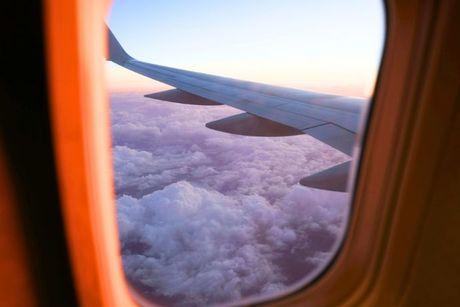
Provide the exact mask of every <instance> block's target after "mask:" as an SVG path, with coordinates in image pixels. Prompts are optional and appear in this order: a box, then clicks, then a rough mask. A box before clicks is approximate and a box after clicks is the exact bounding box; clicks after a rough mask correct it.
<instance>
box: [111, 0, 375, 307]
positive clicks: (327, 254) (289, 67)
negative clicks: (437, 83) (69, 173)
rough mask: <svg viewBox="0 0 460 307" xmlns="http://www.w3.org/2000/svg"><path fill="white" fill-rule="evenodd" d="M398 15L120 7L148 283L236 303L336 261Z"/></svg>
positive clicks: (129, 212)
mask: <svg viewBox="0 0 460 307" xmlns="http://www.w3.org/2000/svg"><path fill="white" fill-rule="evenodd" d="M383 17H384V12H383V6H382V4H381V3H380V2H379V1H368V0H355V1H338V0H336V1H303V0H286V1H277V0H267V1H246V0H235V1H204V0H199V1H185V0H182V1H169V0H168V1H166V0H162V1H115V2H114V5H113V8H112V11H111V14H110V18H109V21H108V26H109V28H110V29H111V33H113V34H110V39H109V45H110V60H111V61H108V62H107V64H106V68H107V79H108V88H109V91H110V101H111V118H112V137H113V161H114V169H115V188H116V206H117V212H118V223H119V232H120V241H121V254H122V259H123V266H124V270H125V274H126V277H127V280H128V281H129V282H130V283H131V284H132V285H133V286H134V288H136V289H137V290H138V291H139V292H140V293H142V294H143V295H144V296H145V297H146V298H148V299H150V300H152V301H153V302H156V303H159V304H162V305H179V306H203V305H210V304H218V303H235V302H238V301H240V300H243V299H253V298H255V299H257V298H261V297H266V298H269V297H270V296H276V295H279V294H280V293H287V292H288V291H291V290H294V289H296V288H298V287H301V286H303V285H305V284H306V283H307V282H309V281H311V280H312V279H313V278H315V277H316V276H317V275H318V274H319V273H320V272H321V271H322V270H323V269H324V268H325V267H326V266H327V264H328V263H329V262H330V260H331V259H332V257H333V256H334V254H335V253H336V252H337V249H338V248H337V246H338V245H339V243H340V241H341V240H342V238H343V234H344V233H345V229H346V224H347V218H348V212H349V199H350V194H349V193H348V192H347V191H350V183H349V182H348V181H347V180H348V179H347V178H348V173H349V169H350V162H351V161H352V160H353V159H354V160H357V159H358V154H359V150H358V149H359V146H357V144H356V143H355V140H356V139H357V138H358V136H359V134H360V131H359V127H360V120H361V118H362V116H363V115H365V114H364V110H365V108H366V106H367V104H368V101H369V98H370V96H371V94H372V91H373V86H374V82H375V78H376V75H377V70H378V65H379V62H380V56H381V49H382V44H383V34H384V24H383V19H384V18H383ZM158 65H162V66H158ZM170 67H173V68H176V69H171V68H170ZM202 73H205V74H202ZM216 76H220V77H216ZM221 77H226V78H221ZM228 78H232V79H228ZM240 80H248V81H252V82H257V83H248V82H244V81H240ZM259 83H263V85H261V84H259ZM146 95H148V96H146Z"/></svg>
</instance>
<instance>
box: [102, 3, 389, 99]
mask: <svg viewBox="0 0 460 307" xmlns="http://www.w3.org/2000/svg"><path fill="white" fill-rule="evenodd" d="M108 19H109V25H110V27H111V28H112V30H113V32H114V33H115V35H116V36H117V37H118V39H119V40H120V42H121V43H122V45H123V46H124V47H125V49H126V50H127V51H128V52H129V53H130V54H131V55H133V56H134V57H136V58H138V59H141V60H144V61H148V62H152V63H156V64H161V65H167V66H173V67H178V68H184V69H190V70H195V71H202V72H207V73H212V74H218V75H224V76H230V77H235V78H239V79H246V80H253V81H259V82H265V83H271V84H277V85H283V86H290V87H296V88H300V89H313V90H320V91H321V90H322V91H329V92H338V93H341V92H343V94H349V95H356V96H366V95H367V94H369V92H370V91H371V88H372V85H373V83H374V79H375V75H376V71H377V68H378V64H379V61H380V56H381V50H382V45H383V40H384V11H383V5H382V3H381V2H380V1H378V0H374V1H371V0H352V1H339V0H334V1H308V0H284V1H279V0H263V1H249V0H233V1H222V0H220V1H218V0H214V1H211V0H194V1H190V0H187V1H186V0H174V1H171V0H169V1H166V0H156V1H153V0H135V1H134V0H118V1H114V4H113V7H112V10H111V12H110V15H109V18H108ZM110 71H112V74H113V75H117V76H118V75H119V77H120V78H121V79H120V78H119V80H118V81H119V84H122V83H123V82H122V81H121V80H123V78H125V79H126V80H127V79H131V81H132V80H133V78H138V77H135V76H133V75H131V73H125V72H123V71H121V70H120V69H119V68H117V67H115V65H109V75H110ZM109 79H110V78H109ZM115 79H116V78H115ZM112 80H114V78H112ZM143 82H147V81H146V80H141V79H139V84H141V83H143Z"/></svg>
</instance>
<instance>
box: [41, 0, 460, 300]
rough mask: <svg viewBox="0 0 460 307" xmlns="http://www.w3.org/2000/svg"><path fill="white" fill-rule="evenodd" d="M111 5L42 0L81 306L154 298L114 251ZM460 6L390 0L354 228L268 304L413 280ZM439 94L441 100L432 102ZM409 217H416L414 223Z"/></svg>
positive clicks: (448, 108) (364, 294)
mask: <svg viewBox="0 0 460 307" xmlns="http://www.w3.org/2000/svg"><path fill="white" fill-rule="evenodd" d="M109 4H110V1H108V0H104V1H91V0H67V1H60V0H45V22H46V25H45V27H46V40H47V41H46V47H47V57H48V70H49V74H50V77H49V87H50V95H51V110H52V128H53V138H54V145H55V152H56V160H57V161H56V162H57V167H58V178H59V186H60V190H61V201H62V206H63V214H64V221H65V226H66V236H67V241H68V248H69V251H70V255H71V263H72V267H73V273H74V280H75V284H76V287H77V292H78V296H79V299H80V302H81V303H82V305H83V306H134V305H137V304H139V303H142V304H147V302H145V301H141V300H142V299H141V298H140V296H137V295H136V294H135V292H134V291H131V289H130V288H129V285H128V284H127V282H126V281H125V278H124V275H123V270H122V265H121V259H120V255H119V242H118V235H117V225H116V218H115V213H116V212H115V206H114V203H115V201H114V193H113V182H112V172H113V171H112V164H111V154H110V148H111V147H110V131H109V127H110V125H109V111H108V110H109V105H108V99H107V95H106V92H105V84H104V79H105V76H104V67H103V63H102V61H101V59H102V58H103V57H104V55H105V54H106V52H107V50H106V44H105V43H106V42H105V38H106V33H105V29H104V27H103V20H104V18H105V16H106V13H107V11H108V8H109ZM455 8H457V9H458V4H455V1H444V2H442V4H439V3H437V1H434V0H430V1H416V0H408V1H397V0H389V1H387V14H388V22H387V41H386V47H385V53H384V58H383V62H382V66H381V71H380V74H379V80H378V84H377V88H376V92H375V96H374V105H373V107H372V109H373V110H372V112H371V116H370V120H369V124H368V129H367V132H366V140H365V143H366V144H365V145H366V146H365V147H364V150H363V153H362V159H361V164H360V166H359V170H360V171H359V172H358V175H357V184H356V186H355V194H354V203H353V214H352V215H351V218H350V221H349V223H350V224H349V225H350V226H349V230H348V235H347V237H346V238H345V241H344V243H343V246H342V248H341V251H340V252H339V254H338V255H337V257H336V259H335V261H334V262H333V263H332V264H331V266H330V268H329V269H328V270H327V271H326V272H325V273H324V274H323V275H322V276H321V277H320V278H318V279H317V280H316V281H315V282H314V283H312V284H311V285H309V286H308V287H306V288H305V289H302V290H300V291H297V292H296V293H293V294H291V295H288V296H286V297H283V298H279V299H278V300H275V301H272V302H269V304H273V305H287V304H291V305H302V306H337V305H357V304H364V305H369V306H388V305H394V304H395V303H400V302H403V301H404V300H406V301H407V299H408V298H407V296H405V294H406V293H408V291H409V290H410V289H409V288H408V286H407V281H408V280H410V278H412V277H413V276H414V274H415V273H414V272H413V270H411V265H410V261H411V256H413V255H415V253H416V251H417V246H418V244H420V242H419V237H418V236H417V233H418V232H419V230H420V227H422V226H423V224H421V222H420V221H421V220H423V216H424V212H425V211H424V210H426V207H427V206H429V205H430V203H428V202H427V201H426V200H425V198H423V197H424V196H426V195H425V193H419V192H418V191H417V189H420V188H421V189H422V191H423V188H426V190H429V187H430V185H432V184H433V180H434V179H430V178H429V177H427V176H426V175H427V174H430V172H434V168H435V167H436V165H435V162H430V161H428V162H427V163H425V164H423V165H419V164H417V162H418V161H417V157H420V156H421V155H422V154H423V150H426V149H427V148H426V146H427V145H426V142H428V144H429V145H430V147H429V148H428V149H429V150H430V152H431V153H433V155H434V156H433V157H434V158H433V160H432V161H436V158H437V157H439V155H440V154H441V151H442V150H441V149H442V148H441V147H442V143H441V142H440V140H439V139H440V138H441V139H442V136H444V135H447V134H448V131H447V130H446V128H445V127H444V126H443V125H438V126H436V127H435V130H436V131H435V132H436V133H433V132H428V133H427V131H432V130H429V129H433V119H432V116H431V115H432V114H433V112H435V114H436V117H435V119H434V120H446V119H447V118H451V116H450V114H451V113H452V112H453V110H454V107H455V103H454V102H452V101H455V99H454V98H453V97H454V94H455V91H454V89H455V88H454V86H453V85H452V86H451V89H452V90H451V91H449V90H447V91H446V90H443V91H442V92H443V93H442V95H441V94H440V91H436V85H437V83H436V81H435V80H438V79H439V78H440V77H444V79H445V78H447V77H446V76H445V75H443V73H444V71H443V69H446V68H445V67H444V66H445V63H443V62H440V61H439V60H438V58H439V56H440V53H441V51H442V50H444V49H445V48H444V47H445V46H446V44H449V39H448V37H446V34H445V33H443V32H442V31H446V29H447V28H446V24H445V23H446V22H448V21H449V20H451V14H453V13H452V11H453V10H454V11H455ZM435 15H436V18H435V17H434V16H435ZM454 30H455V29H454ZM454 30H451V32H452V31H454ZM433 33H434V34H436V33H438V34H439V38H438V39H434V38H433V37H436V36H433ZM455 33H457V34H458V32H455V31H454V34H455ZM443 48H444V49H443ZM444 56H446V55H444ZM427 63H428V66H427ZM443 65H444V66H443ZM427 80H428V81H427ZM447 81H449V80H448V78H447ZM448 85H449V83H447V86H448ZM440 95H441V96H440ZM441 98H442V99H443V103H442V104H441V105H440V106H439V105H438V106H437V107H436V108H435V109H434V107H433V105H434V104H433V101H434V100H437V99H441ZM449 99H450V100H449ZM415 128H417V129H415ZM440 136H441V137H440ZM424 144H425V145H424ZM436 150H437V151H436ZM436 155H438V156H436ZM414 180H415V181H416V185H414ZM417 187H418V188H417ZM408 215H410V216H412V217H413V219H412V220H409V221H408V220H407V216H408ZM401 236H402V238H403V239H397V237H399V238H401ZM402 246H403V247H404V248H402ZM382 268H385V269H382Z"/></svg>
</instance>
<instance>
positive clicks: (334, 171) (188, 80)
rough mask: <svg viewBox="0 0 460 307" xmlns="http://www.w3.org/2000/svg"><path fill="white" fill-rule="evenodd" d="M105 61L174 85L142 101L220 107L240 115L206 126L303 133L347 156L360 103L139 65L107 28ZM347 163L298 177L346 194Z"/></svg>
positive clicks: (277, 133)
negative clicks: (233, 110)
mask: <svg viewBox="0 0 460 307" xmlns="http://www.w3.org/2000/svg"><path fill="white" fill-rule="evenodd" d="M108 33H109V59H108V60H110V61H112V62H114V63H117V64H119V65H121V66H123V67H125V68H127V69H129V70H132V71H134V72H137V73H139V74H141V75H144V76H146V77H149V78H151V79H154V80H157V81H160V82H163V83H165V84H168V85H171V86H173V87H175V89H173V90H168V91H164V92H160V93H154V94H149V95H146V97H150V98H154V99H159V100H165V101H171V102H177V103H185V104H196V105H220V104H225V105H229V106H232V107H234V108H237V109H240V110H242V111H244V113H242V114H238V115H234V116H230V117H227V118H224V119H220V120H217V121H213V122H210V123H207V124H206V126H207V127H208V128H211V129H214V130H218V131H223V132H228V133H234V134H241V135H250V136H287V135H296V134H302V133H305V134H308V135H310V136H312V137H314V138H316V139H318V140H320V141H321V142H324V143H326V144H328V145H330V146H332V147H334V148H336V149H338V150H340V151H341V152H343V153H345V154H347V155H350V156H351V155H352V152H353V148H354V145H355V139H356V133H357V131H358V125H359V120H360V117H361V113H362V111H363V110H364V108H365V106H366V104H367V101H366V100H365V99H358V98H351V97H343V96H337V95H330V94H321V93H316V92H308V91H301V90H295V89H289V88H283V87H278V86H272V85H267V84H261V83H256V82H249V81H241V80H236V79H232V78H225V77H219V76H214V75H209V74H204V73H198V72H192V71H187V70H181V69H176V68H171V67H166V66H160V65H155V64H150V63H145V62H142V61H138V60H136V59H135V58H133V57H131V56H130V55H129V54H128V53H126V51H125V50H124V49H123V47H122V46H121V45H120V43H119V42H118V40H117V39H116V37H115V36H114V35H113V33H112V32H111V30H110V29H108ZM349 169H350V162H345V163H342V164H340V165H338V166H335V167H332V168H330V169H327V170H325V171H322V172H320V173H317V174H314V175H312V176H309V177H306V178H303V179H302V180H301V181H300V183H301V184H303V185H305V186H310V187H314V188H320V189H327V190H334V191H346V188H347V178H348V173H349Z"/></svg>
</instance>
